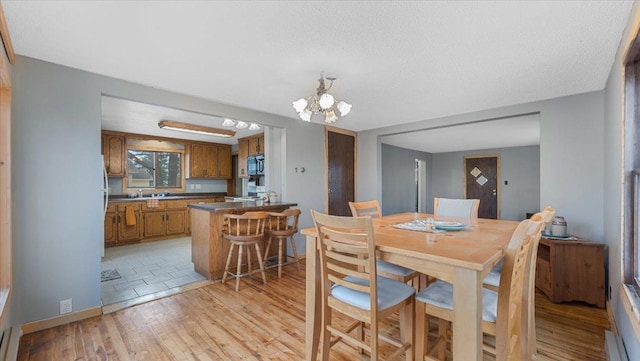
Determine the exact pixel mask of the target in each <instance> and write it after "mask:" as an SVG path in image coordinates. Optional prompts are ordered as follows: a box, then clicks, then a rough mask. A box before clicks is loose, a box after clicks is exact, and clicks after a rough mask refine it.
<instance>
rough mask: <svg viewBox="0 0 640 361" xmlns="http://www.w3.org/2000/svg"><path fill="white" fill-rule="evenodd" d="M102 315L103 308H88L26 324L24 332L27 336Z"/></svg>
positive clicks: (23, 328)
mask: <svg viewBox="0 0 640 361" xmlns="http://www.w3.org/2000/svg"><path fill="white" fill-rule="evenodd" d="M101 315H102V307H100V306H97V307H92V308H87V309H85V310H82V311H78V312H72V313H69V314H66V315H60V316H56V317H52V318H47V319H44V320H39V321H34V322H29V323H25V324H23V325H22V332H23V333H24V334H25V335H26V334H29V333H33V332H38V331H42V330H46V329H48V328H51V327H56V326H60V325H64V324H67V323H71V322H75V321H80V320H84V319H86V318H90V317H96V316H101Z"/></svg>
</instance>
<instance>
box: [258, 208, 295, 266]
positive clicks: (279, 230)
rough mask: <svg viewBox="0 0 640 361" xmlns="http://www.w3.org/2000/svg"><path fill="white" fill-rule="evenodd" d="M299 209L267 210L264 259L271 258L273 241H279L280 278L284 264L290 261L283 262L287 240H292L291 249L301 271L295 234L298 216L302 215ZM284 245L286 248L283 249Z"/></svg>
mask: <svg viewBox="0 0 640 361" xmlns="http://www.w3.org/2000/svg"><path fill="white" fill-rule="evenodd" d="M300 213H301V212H300V210H299V209H286V210H284V211H282V212H279V213H278V212H267V216H268V217H269V218H268V221H267V226H266V228H267V233H268V241H267V246H266V247H265V251H264V260H265V261H266V260H267V258H269V250H270V248H271V241H272V240H274V239H275V240H277V241H278V264H277V266H278V278H281V277H282V265H284V264H285V263H288V262H283V260H284V259H286V258H287V255H286V251H287V250H286V247H287V240H290V242H291V251H292V253H293V258H294V262H295V263H296V266H298V271H300V263H298V262H300V260H299V259H298V250H297V249H296V241H295V239H294V238H293V236H294V235H295V234H296V233H297V232H298V218H299V217H300ZM283 245H284V249H283Z"/></svg>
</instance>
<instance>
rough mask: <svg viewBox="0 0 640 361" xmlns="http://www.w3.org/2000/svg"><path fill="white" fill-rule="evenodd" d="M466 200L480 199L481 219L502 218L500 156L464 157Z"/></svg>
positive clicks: (479, 214) (479, 215)
mask: <svg viewBox="0 0 640 361" xmlns="http://www.w3.org/2000/svg"><path fill="white" fill-rule="evenodd" d="M463 174H464V198H467V199H479V200H480V208H479V209H478V217H479V218H490V219H498V217H499V216H500V186H499V185H500V156H499V155H481V156H466V157H464V173H463Z"/></svg>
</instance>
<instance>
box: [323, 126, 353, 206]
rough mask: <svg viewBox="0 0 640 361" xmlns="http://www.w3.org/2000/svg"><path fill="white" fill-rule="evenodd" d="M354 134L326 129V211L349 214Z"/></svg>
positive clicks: (351, 197) (351, 193) (351, 194)
mask: <svg viewBox="0 0 640 361" xmlns="http://www.w3.org/2000/svg"><path fill="white" fill-rule="evenodd" d="M355 145H356V139H355V136H353V135H349V134H343V133H338V132H333V131H331V130H328V131H327V167H328V170H327V171H328V172H327V176H328V182H327V183H328V187H329V189H328V192H327V193H328V202H327V203H328V212H329V214H331V215H336V216H350V215H351V210H350V209H349V202H350V201H351V202H353V201H354V200H355V160H356V158H355Z"/></svg>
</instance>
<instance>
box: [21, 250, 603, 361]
mask: <svg viewBox="0 0 640 361" xmlns="http://www.w3.org/2000/svg"><path fill="white" fill-rule="evenodd" d="M304 275H305V273H304V262H302V267H301V271H300V272H297V271H296V268H295V266H288V267H286V268H285V270H283V277H282V279H280V280H278V279H277V278H276V277H275V273H274V272H273V271H271V272H269V274H268V277H269V278H268V284H267V285H266V286H263V285H262V284H259V283H258V282H254V281H252V280H250V279H245V280H243V282H242V283H241V288H240V292H237V293H236V292H234V291H233V289H232V284H233V283H227V284H224V285H223V284H220V283H216V284H212V285H208V286H205V287H202V288H199V289H195V290H191V291H187V292H184V293H181V294H178V295H173V296H170V297H167V298H163V299H160V300H156V301H152V302H149V303H146V304H142V305H138V306H134V307H131V308H128V309H125V310H121V311H118V312H115V313H111V314H107V315H103V316H101V317H95V318H91V319H87V320H83V321H80V322H73V323H70V324H67V325H63V326H59V327H55V328H52V329H48V330H44V331H40V332H37V333H32V334H28V335H24V336H23V337H22V339H21V341H20V349H19V354H18V360H19V361H27V360H52V361H54V360H55V361H65V360H152V361H162V360H296V361H297V360H302V359H303V358H304V307H305V303H304V298H305V291H304V285H305V284H304ZM536 319H537V334H538V350H539V358H538V359H540V360H563V361H566V360H580V361H588V360H606V356H605V353H604V330H605V329H608V328H609V322H608V319H607V313H606V311H605V310H602V309H598V308H595V307H589V306H585V305H581V304H577V305H569V304H562V305H555V304H552V303H550V302H549V301H548V300H547V299H546V298H545V297H544V296H543V295H541V294H539V295H537V303H536ZM392 323H393V321H392ZM389 329H393V324H391V325H390V326H389V328H388V330H389ZM359 359H365V360H366V359H367V357H365V356H359V355H357V353H355V352H353V350H352V349H351V348H350V347H348V346H345V345H342V344H339V345H337V346H335V347H334V348H333V349H332V353H331V360H345V361H346V360H359ZM487 359H488V360H489V359H491V358H487Z"/></svg>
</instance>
